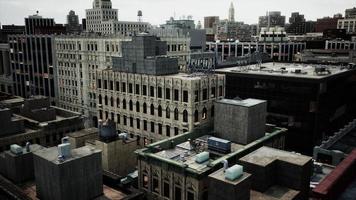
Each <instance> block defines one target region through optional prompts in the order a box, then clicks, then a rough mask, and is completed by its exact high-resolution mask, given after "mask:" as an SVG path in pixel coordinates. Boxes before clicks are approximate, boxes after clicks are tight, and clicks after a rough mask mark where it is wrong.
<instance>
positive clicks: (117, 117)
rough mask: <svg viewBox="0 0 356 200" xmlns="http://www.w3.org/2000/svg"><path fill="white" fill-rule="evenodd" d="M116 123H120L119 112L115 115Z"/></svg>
mask: <svg viewBox="0 0 356 200" xmlns="http://www.w3.org/2000/svg"><path fill="white" fill-rule="evenodd" d="M116 123H118V124H120V115H119V114H117V115H116Z"/></svg>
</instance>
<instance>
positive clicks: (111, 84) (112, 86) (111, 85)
mask: <svg viewBox="0 0 356 200" xmlns="http://www.w3.org/2000/svg"><path fill="white" fill-rule="evenodd" d="M109 89H110V90H114V82H113V81H110V88H109Z"/></svg>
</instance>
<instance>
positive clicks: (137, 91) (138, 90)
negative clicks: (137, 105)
mask: <svg viewBox="0 0 356 200" xmlns="http://www.w3.org/2000/svg"><path fill="white" fill-rule="evenodd" d="M135 92H136V94H140V85H139V84H136V91H135Z"/></svg>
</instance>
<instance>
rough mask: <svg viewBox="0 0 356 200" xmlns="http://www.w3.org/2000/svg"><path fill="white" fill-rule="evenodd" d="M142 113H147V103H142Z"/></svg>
mask: <svg viewBox="0 0 356 200" xmlns="http://www.w3.org/2000/svg"><path fill="white" fill-rule="evenodd" d="M143 113H145V114H146V113H147V104H146V103H143Z"/></svg>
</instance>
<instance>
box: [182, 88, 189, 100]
mask: <svg viewBox="0 0 356 200" xmlns="http://www.w3.org/2000/svg"><path fill="white" fill-rule="evenodd" d="M183 102H185V103H188V91H186V90H184V91H183Z"/></svg>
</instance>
